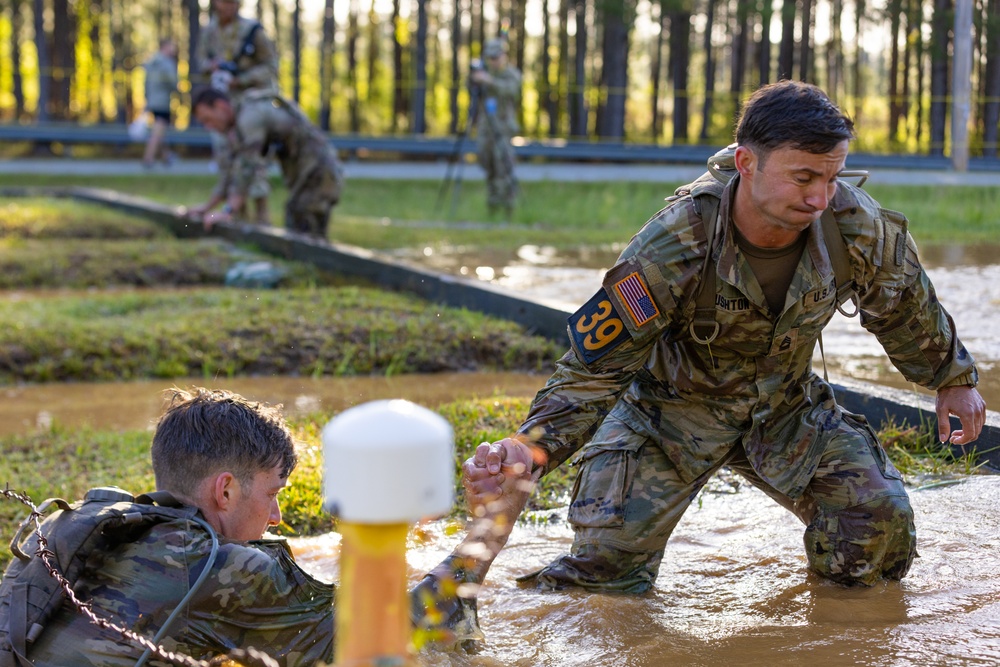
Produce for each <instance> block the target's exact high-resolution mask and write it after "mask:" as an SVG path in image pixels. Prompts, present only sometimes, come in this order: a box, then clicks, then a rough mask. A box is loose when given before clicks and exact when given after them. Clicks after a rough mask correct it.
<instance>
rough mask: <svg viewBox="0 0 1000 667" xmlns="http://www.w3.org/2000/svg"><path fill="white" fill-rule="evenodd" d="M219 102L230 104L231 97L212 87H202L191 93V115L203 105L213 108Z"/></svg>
mask: <svg viewBox="0 0 1000 667" xmlns="http://www.w3.org/2000/svg"><path fill="white" fill-rule="evenodd" d="M218 100H225V101H226V102H229V95H226V94H225V93H224V92H222V91H221V90H217V89H215V88H212V87H211V86H202V87H200V88H197V89H195V90H194V92H192V93H191V113H192V114H193V113H194V110H195V109H197V108H198V107H199V106H201V105H203V104H204V105H205V106H209V107H210V106H212V105H213V104H215V103H216V102H217V101H218Z"/></svg>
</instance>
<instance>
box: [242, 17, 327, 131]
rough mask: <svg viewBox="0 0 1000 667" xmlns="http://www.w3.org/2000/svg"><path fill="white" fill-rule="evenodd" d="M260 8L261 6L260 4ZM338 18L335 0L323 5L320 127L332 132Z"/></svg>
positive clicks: (320, 63) (320, 50) (320, 49)
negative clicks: (331, 118) (331, 116)
mask: <svg viewBox="0 0 1000 667" xmlns="http://www.w3.org/2000/svg"><path fill="white" fill-rule="evenodd" d="M257 6H258V8H259V7H260V4H259V3H258V5H257ZM336 20H337V19H336V17H335V16H334V14H333V0H325V1H324V3H323V37H322V42H321V43H320V48H319V58H320V61H319V80H320V90H319V127H320V129H321V130H323V131H324V132H329V131H330V114H331V113H332V111H333V110H332V108H331V106H332V99H333V80H334V69H333V51H334V46H335V43H336V39H337V37H336V29H337V25H336Z"/></svg>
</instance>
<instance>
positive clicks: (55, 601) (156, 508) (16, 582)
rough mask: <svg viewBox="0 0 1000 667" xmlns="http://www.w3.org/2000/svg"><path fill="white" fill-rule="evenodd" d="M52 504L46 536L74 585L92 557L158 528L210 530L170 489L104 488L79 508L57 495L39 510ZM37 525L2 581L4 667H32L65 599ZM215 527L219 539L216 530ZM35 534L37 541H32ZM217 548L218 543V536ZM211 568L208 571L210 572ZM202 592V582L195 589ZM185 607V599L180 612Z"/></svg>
mask: <svg viewBox="0 0 1000 667" xmlns="http://www.w3.org/2000/svg"><path fill="white" fill-rule="evenodd" d="M52 507H55V508H56V511H55V512H53V513H52V514H51V515H50V516H48V517H47V518H46V519H45V520H44V521H43V522H42V523H41V527H40V530H39V531H38V532H40V533H41V535H42V536H43V537H44V538H45V540H46V541H47V542H48V545H47V552H48V556H49V560H50V561H51V564H52V565H53V566H54V568H55V570H56V571H57V572H58V573H59V574H60V575H61V576H62V577H63V578H65V579H66V580H67V581H68V582H69V584H70V586H71V587H75V584H76V582H77V581H78V580H79V579H80V577H81V575H82V574H83V573H84V569H85V566H86V564H87V560H88V558H89V557H90V556H91V554H93V553H95V552H99V551H102V550H110V549H113V548H114V547H115V546H116V545H119V544H123V543H126V542H131V541H134V540H136V539H138V538H139V537H140V536H141V535H143V534H145V533H146V532H147V531H148V530H149V529H150V528H152V527H153V526H154V525H156V524H159V523H165V522H167V521H175V520H177V519H188V520H193V521H195V522H197V523H199V524H201V525H203V526H204V527H207V526H208V524H207V523H205V522H204V521H203V520H202V519H201V518H200V517H196V516H195V515H196V514H197V513H198V509H197V508H195V507H186V506H182V505H181V504H180V503H178V502H177V501H176V500H174V498H173V497H172V496H171V495H170V494H168V493H166V492H155V493H150V494H145V495H140V496H138V497H134V496H132V495H131V494H130V493H127V492H126V491H123V490H122V489H119V488H117V487H100V488H96V489H91V490H90V491H88V492H87V494H86V496H85V497H84V499H83V500H82V501H80V502H77V503H73V504H70V503H67V502H66V501H65V500H63V499H62V498H50V499H48V500H46V501H45V502H43V503H42V504H41V505H40V506H39V507H38V513H39V514H43V513H44V512H45V511H47V510H49V509H51V508H52ZM33 526H34V520H33V518H32V517H31V516H29V517H28V518H27V519H25V520H24V522H23V523H22V524H21V527H20V529H19V530H18V531H17V533H16V534H15V536H14V539H13V540H12V541H11V543H10V550H11V553H12V554H13V555H14V556H15V558H14V560H13V561H12V562H11V564H10V565H9V566H8V568H7V571H6V573H4V577H3V581H2V582H0V667H31V666H32V662H31V661H30V660H29V659H28V657H27V653H28V647H29V646H30V645H31V644H32V643H33V642H35V641H36V640H37V639H38V638H39V637H40V636H41V634H42V632H43V631H44V630H45V626H46V623H48V622H49V621H50V620H51V619H52V618H53V617H54V616H55V614H56V613H57V612H58V611H59V609H60V608H61V607H62V605H63V602H64V600H65V594H64V593H63V589H62V587H61V586H60V584H59V582H57V581H56V579H55V578H54V577H53V576H52V574H51V573H50V572H49V570H48V568H47V567H46V565H45V562H44V561H43V559H42V557H41V556H40V555H39V554H38V541H39V540H38V532H36V531H34V530H32V528H33ZM208 530H209V532H210V533H211V534H212V536H213V538H214V537H215V533H214V531H212V530H211V528H208ZM27 532H30V536H28V537H27V539H26V540H25V539H24V535H25V533H27ZM22 540H23V544H22ZM213 543H214V544H215V545H217V543H218V541H217V538H216V539H214V540H213ZM213 556H214V552H213ZM210 569H211V568H210V567H207V568H205V574H207V572H208V570H210ZM200 581H201V580H199V582H198V583H199V584H200ZM196 588H197V584H195V586H194V587H193V588H192V590H194V589H196ZM182 606H183V601H182V602H181V605H179V606H178V609H179V608H180V607H182ZM173 618H174V616H173V615H171V616H170V618H168V619H167V622H166V623H164V625H163V627H162V628H161V630H160V632H159V633H158V635H157V637H156V638H155V639H154V643H155V642H156V641H159V638H160V637H162V635H163V634H164V633H165V632H166V630H167V627H168V626H169V624H170V622H171V621H172V620H173Z"/></svg>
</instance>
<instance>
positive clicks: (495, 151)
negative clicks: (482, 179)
mask: <svg viewBox="0 0 1000 667" xmlns="http://www.w3.org/2000/svg"><path fill="white" fill-rule="evenodd" d="M490 76H491V78H492V81H491V82H490V83H483V84H480V92H479V95H480V96H481V99H480V101H479V103H480V105H481V106H480V109H479V111H478V113H477V115H478V117H479V118H478V120H477V124H476V142H477V157H478V160H479V165H480V166H481V167H482V168H483V171H485V172H486V193H487V200H486V201H487V204H488V205H489V207H490V208H491V209H493V208H504V209H506V210H508V211H509V210H510V209H512V208H513V207H514V204H515V202H516V200H517V191H518V187H517V178H516V177H515V175H514V148H513V146H511V143H510V141H511V137H513V136H514V135H515V134H517V132H518V129H519V126H518V123H517V100H518V98H519V97H520V95H521V72H520V71H519V70H518V69H517V68H516V67H513V66H511V65H508V66H506V67H504V68H503V69H501V70H498V71H496V72H492V71H491V72H490Z"/></svg>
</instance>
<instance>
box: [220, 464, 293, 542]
mask: <svg viewBox="0 0 1000 667" xmlns="http://www.w3.org/2000/svg"><path fill="white" fill-rule="evenodd" d="M287 482H288V479H287V478H285V477H282V476H281V466H280V465H279V466H275V467H274V468H273V469H271V470H266V471H262V472H258V473H257V474H256V475H255V476H254V478H253V481H252V482H251V483H250V484H246V485H244V484H240V483H239V482H236V484H235V485H234V486H233V490H232V494H233V498H232V499H233V508H232V510H231V511H230V512H229V513H228V514H227V516H226V520H225V522H224V523H223V526H222V527H223V531H222V532H223V536H224V537H227V538H229V539H231V540H241V541H246V540H259V539H260V538H261V537H262V536H263V535H264V532H265V531H267V529H268V527H270V526H277V525H278V524H279V523H281V507H280V506H279V505H278V494H279V493H281V490H282V489H283V488H285V484H286V483H287Z"/></svg>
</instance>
